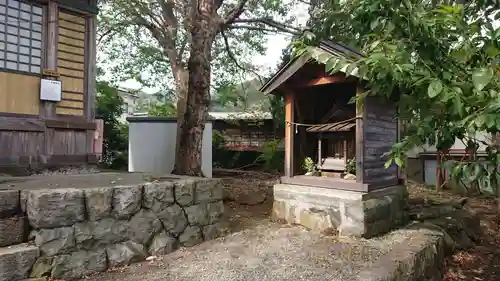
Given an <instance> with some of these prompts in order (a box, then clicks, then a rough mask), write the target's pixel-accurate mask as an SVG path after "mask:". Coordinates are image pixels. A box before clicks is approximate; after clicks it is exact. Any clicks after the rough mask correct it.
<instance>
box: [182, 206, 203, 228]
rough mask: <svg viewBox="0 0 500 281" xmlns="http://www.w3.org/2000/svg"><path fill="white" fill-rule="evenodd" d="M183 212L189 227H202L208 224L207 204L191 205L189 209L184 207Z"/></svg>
mask: <svg viewBox="0 0 500 281" xmlns="http://www.w3.org/2000/svg"><path fill="white" fill-rule="evenodd" d="M184 211H185V212H186V215H187V218H188V222H189V225H198V226H202V225H207V224H209V221H208V213H207V204H204V203H200V204H196V205H191V206H189V207H185V208H184Z"/></svg>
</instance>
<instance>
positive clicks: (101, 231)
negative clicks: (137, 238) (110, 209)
mask: <svg viewBox="0 0 500 281" xmlns="http://www.w3.org/2000/svg"><path fill="white" fill-rule="evenodd" d="M74 228H75V241H76V244H77V247H78V248H80V249H93V248H99V247H103V246H107V245H111V244H116V243H120V242H123V241H126V240H128V231H129V224H128V222H127V221H119V220H115V219H112V218H106V219H103V220H99V221H87V222H83V223H78V224H75V226H74Z"/></svg>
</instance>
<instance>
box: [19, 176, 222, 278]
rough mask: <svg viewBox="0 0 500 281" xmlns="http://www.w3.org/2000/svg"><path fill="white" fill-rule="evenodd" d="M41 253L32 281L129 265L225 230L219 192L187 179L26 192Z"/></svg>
mask: <svg viewBox="0 0 500 281" xmlns="http://www.w3.org/2000/svg"><path fill="white" fill-rule="evenodd" d="M20 198H21V200H20V204H21V208H22V210H23V211H24V212H25V213H26V215H27V219H28V221H29V225H30V227H31V228H32V229H33V230H32V231H31V232H30V240H33V241H34V244H35V245H36V246H37V247H38V248H39V257H38V258H37V260H36V262H35V264H34V265H33V269H32V270H31V274H30V277H40V276H52V277H54V278H57V279H73V278H79V277H81V276H84V275H87V274H89V273H92V272H99V271H104V270H106V269H108V268H110V267H115V266H121V265H128V264H130V263H133V262H138V261H141V260H144V259H145V258H146V257H148V256H151V255H163V254H167V253H170V252H172V251H175V250H176V249H177V248H178V247H180V246H186V247H189V246H193V245H196V244H199V243H201V242H202V241H204V240H209V239H214V238H215V237H217V236H218V235H219V234H220V232H221V230H222V229H223V224H224V220H223V213H224V205H223V202H222V185H221V184H220V181H218V180H213V179H196V180H193V179H188V180H179V181H173V182H168V181H166V182H156V183H146V184H141V185H130V186H115V187H102V188H85V189H71V188H61V189H43V190H30V191H21V193H20Z"/></svg>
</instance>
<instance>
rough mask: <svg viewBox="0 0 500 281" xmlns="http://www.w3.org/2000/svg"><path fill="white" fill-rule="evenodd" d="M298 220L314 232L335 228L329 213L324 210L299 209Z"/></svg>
mask: <svg viewBox="0 0 500 281" xmlns="http://www.w3.org/2000/svg"><path fill="white" fill-rule="evenodd" d="M299 222H300V224H301V225H303V226H305V227H306V228H308V229H310V230H313V231H316V232H326V231H329V230H331V229H336V228H337V227H336V226H335V225H333V223H332V220H331V218H330V215H329V214H328V213H327V212H326V211H324V210H318V209H314V208H310V209H304V210H301V211H300V214H299Z"/></svg>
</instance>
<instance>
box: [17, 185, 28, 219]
mask: <svg viewBox="0 0 500 281" xmlns="http://www.w3.org/2000/svg"><path fill="white" fill-rule="evenodd" d="M28 196H29V190H21V192H20V194H19V205H20V208H21V211H22V212H23V213H24V214H26V212H27V204H28Z"/></svg>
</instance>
